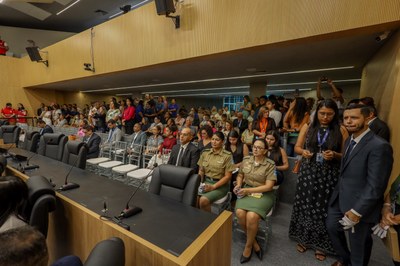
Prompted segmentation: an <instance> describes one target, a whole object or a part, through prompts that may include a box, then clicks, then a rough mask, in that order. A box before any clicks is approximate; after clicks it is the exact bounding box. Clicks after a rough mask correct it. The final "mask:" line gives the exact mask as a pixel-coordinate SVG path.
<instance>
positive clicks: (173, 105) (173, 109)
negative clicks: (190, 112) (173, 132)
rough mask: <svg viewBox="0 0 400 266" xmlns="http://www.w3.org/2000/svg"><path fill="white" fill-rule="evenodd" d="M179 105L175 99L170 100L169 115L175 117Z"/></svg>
mask: <svg viewBox="0 0 400 266" xmlns="http://www.w3.org/2000/svg"><path fill="white" fill-rule="evenodd" d="M178 109H179V106H178V105H177V104H176V101H175V99H172V100H171V103H170V104H169V105H168V111H169V112H170V113H171V117H173V118H175V117H176V114H177V112H178Z"/></svg>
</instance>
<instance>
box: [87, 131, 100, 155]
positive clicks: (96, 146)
mask: <svg viewBox="0 0 400 266" xmlns="http://www.w3.org/2000/svg"><path fill="white" fill-rule="evenodd" d="M83 132H84V133H85V137H84V138H83V142H85V143H86V145H87V147H88V152H87V156H86V158H87V159H92V158H97V157H99V154H100V143H101V138H100V136H99V135H97V134H96V133H94V132H93V127H92V126H85V127H84V129H83Z"/></svg>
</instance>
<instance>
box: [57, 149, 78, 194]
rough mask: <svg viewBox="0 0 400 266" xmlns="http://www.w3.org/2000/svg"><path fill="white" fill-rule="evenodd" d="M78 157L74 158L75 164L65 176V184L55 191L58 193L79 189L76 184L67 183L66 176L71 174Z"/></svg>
mask: <svg viewBox="0 0 400 266" xmlns="http://www.w3.org/2000/svg"><path fill="white" fill-rule="evenodd" d="M78 159H79V156H77V157H76V160H75V162H74V163H73V164H72V166H71V169H69V171H68V174H67V175H66V176H65V182H64V185H62V186H61V187H59V188H58V189H57V190H59V191H66V190H71V189H75V188H78V187H80V185H79V184H77V183H70V182H68V176H69V174H70V173H71V171H72V169H74V167H75V165H76V163H77V162H78Z"/></svg>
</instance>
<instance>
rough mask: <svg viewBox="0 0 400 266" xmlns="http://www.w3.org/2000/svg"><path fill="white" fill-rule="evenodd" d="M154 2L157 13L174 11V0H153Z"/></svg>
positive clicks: (162, 13) (164, 13)
mask: <svg viewBox="0 0 400 266" xmlns="http://www.w3.org/2000/svg"><path fill="white" fill-rule="evenodd" d="M155 2H156V8H157V14H158V15H168V14H170V13H175V6H174V0H155Z"/></svg>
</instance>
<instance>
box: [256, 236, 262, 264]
mask: <svg viewBox="0 0 400 266" xmlns="http://www.w3.org/2000/svg"><path fill="white" fill-rule="evenodd" d="M255 241H256V243H257V245H258V246H259V247H260V249H259V250H258V251H255V250H254V253H256V255H257V258H258V259H259V260H262V259H263V257H264V250H263V249H262V247H261V245H260V244H259V243H258V241H257V239H255Z"/></svg>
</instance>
